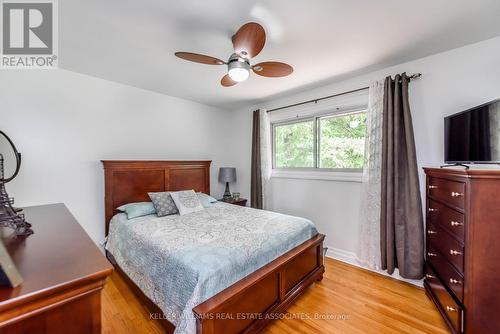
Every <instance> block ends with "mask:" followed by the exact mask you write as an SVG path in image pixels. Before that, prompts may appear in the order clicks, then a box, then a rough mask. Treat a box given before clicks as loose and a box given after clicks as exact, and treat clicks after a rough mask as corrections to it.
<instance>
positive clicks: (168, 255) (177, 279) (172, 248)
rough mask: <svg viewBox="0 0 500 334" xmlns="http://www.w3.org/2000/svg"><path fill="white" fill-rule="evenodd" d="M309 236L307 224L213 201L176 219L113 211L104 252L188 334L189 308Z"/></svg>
mask: <svg viewBox="0 0 500 334" xmlns="http://www.w3.org/2000/svg"><path fill="white" fill-rule="evenodd" d="M317 233H318V232H317V230H316V228H315V227H314V225H313V224H312V223H311V222H310V221H309V220H307V219H303V218H298V217H292V216H286V215H282V214H278V213H274V212H270V211H263V210H255V209H251V208H246V207H241V206H237V205H231V204H226V203H220V202H218V203H216V204H214V205H213V206H212V207H210V208H207V209H205V210H202V211H198V212H194V213H190V214H187V215H184V216H179V215H172V216H166V217H157V216H156V215H150V216H144V217H139V218H134V219H130V220H128V219H127V216H126V214H124V213H121V214H117V215H116V216H114V217H113V219H112V220H111V225H110V231H109V237H108V242H107V244H106V249H107V250H108V251H109V252H110V253H111V254H112V255H113V256H114V258H115V260H116V262H117V263H118V265H119V266H120V267H121V268H122V270H123V271H124V272H125V273H126V274H127V275H128V276H129V277H130V279H132V281H134V282H135V283H136V284H137V286H138V287H139V288H140V289H141V290H142V291H143V292H144V294H145V295H146V296H148V297H149V298H150V299H151V300H152V301H153V302H154V303H155V304H156V305H158V307H160V309H161V310H162V311H163V313H164V315H165V317H166V318H167V319H168V320H169V321H170V322H171V323H173V324H174V325H175V326H176V329H175V333H176V334H181V333H186V334H191V333H193V334H194V333H196V321H195V318H194V315H193V312H192V309H193V308H194V307H195V306H196V305H198V304H200V303H202V302H204V301H205V300H207V299H209V298H210V297H212V296H214V295H215V294H217V293H218V292H220V291H222V290H224V289H225V288H227V287H229V286H230V285H232V284H233V283H235V282H237V281H239V280H240V279H242V278H243V277H245V276H247V275H249V274H250V273H252V272H254V271H255V270H257V269H259V268H260V267H262V266H264V265H266V264H267V263H269V262H271V261H272V260H274V259H275V258H277V257H279V256H280V255H283V254H284V253H286V252H287V251H289V250H291V249H292V248H294V247H296V246H298V245H300V244H301V243H303V242H304V241H306V240H308V239H310V238H312V237H313V236H315V235H316V234H317Z"/></svg>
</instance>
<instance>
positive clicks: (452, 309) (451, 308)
mask: <svg viewBox="0 0 500 334" xmlns="http://www.w3.org/2000/svg"><path fill="white" fill-rule="evenodd" d="M446 311H448V312H457V309H456V308H454V307H451V306H446Z"/></svg>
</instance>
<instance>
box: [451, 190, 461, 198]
mask: <svg viewBox="0 0 500 334" xmlns="http://www.w3.org/2000/svg"><path fill="white" fill-rule="evenodd" d="M463 195H464V194H462V193H457V192H454V191H452V192H451V197H460V196H463Z"/></svg>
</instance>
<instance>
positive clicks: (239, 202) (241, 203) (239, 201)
mask: <svg viewBox="0 0 500 334" xmlns="http://www.w3.org/2000/svg"><path fill="white" fill-rule="evenodd" d="M219 201H220V202H224V203H229V204H234V205H239V206H247V199H245V198H238V199H234V198H230V199H227V200H224V199H219Z"/></svg>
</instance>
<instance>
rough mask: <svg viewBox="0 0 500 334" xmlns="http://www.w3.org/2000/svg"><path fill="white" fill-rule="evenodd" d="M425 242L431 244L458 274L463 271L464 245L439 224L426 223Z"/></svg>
mask: <svg viewBox="0 0 500 334" xmlns="http://www.w3.org/2000/svg"><path fill="white" fill-rule="evenodd" d="M427 244H428V245H429V244H432V245H433V246H434V247H435V248H436V250H437V251H438V252H439V253H441V255H443V256H444V257H445V258H446V260H447V261H448V262H450V263H451V264H453V265H454V266H455V268H456V269H457V270H458V272H459V273H460V274H463V272H464V247H463V246H462V244H460V243H459V242H458V241H457V240H456V239H454V238H453V237H452V236H451V235H450V234H449V233H448V232H446V231H445V230H444V229H442V228H441V227H439V225H435V224H432V223H430V224H428V226H427Z"/></svg>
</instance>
